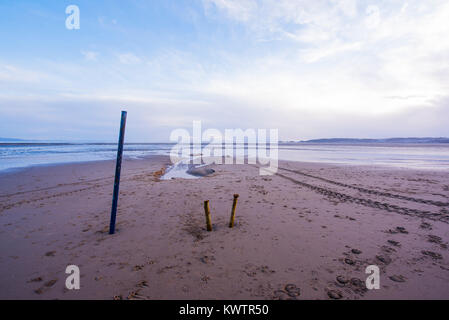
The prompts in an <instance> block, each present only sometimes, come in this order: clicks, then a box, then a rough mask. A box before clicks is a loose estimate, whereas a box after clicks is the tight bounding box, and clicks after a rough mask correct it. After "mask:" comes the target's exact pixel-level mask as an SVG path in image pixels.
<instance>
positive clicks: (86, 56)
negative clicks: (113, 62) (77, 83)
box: [81, 51, 99, 61]
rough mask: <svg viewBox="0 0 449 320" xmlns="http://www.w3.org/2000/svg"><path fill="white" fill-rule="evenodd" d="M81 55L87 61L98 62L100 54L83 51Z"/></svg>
mask: <svg viewBox="0 0 449 320" xmlns="http://www.w3.org/2000/svg"><path fill="white" fill-rule="evenodd" d="M81 54H82V55H83V56H84V59H86V60H87V61H96V60H97V58H98V55H99V53H98V52H94V51H81Z"/></svg>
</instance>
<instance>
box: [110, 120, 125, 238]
mask: <svg viewBox="0 0 449 320" xmlns="http://www.w3.org/2000/svg"><path fill="white" fill-rule="evenodd" d="M125 126H126V111H122V120H121V122H120V135H119V138H118V149H117V162H116V165H115V180H114V193H113V195H112V209H111V223H110V225H109V234H114V232H115V216H116V214H117V202H118V189H119V185H120V170H121V169H122V154H123V141H124V140H125Z"/></svg>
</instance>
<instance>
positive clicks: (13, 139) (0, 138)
mask: <svg viewBox="0 0 449 320" xmlns="http://www.w3.org/2000/svg"><path fill="white" fill-rule="evenodd" d="M0 141H1V142H10V141H25V140H23V139H16V138H2V137H0Z"/></svg>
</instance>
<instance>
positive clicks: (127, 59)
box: [117, 53, 142, 64]
mask: <svg viewBox="0 0 449 320" xmlns="http://www.w3.org/2000/svg"><path fill="white" fill-rule="evenodd" d="M117 57H118V59H119V61H120V62H121V63H123V64H138V63H141V62H142V60H141V59H140V58H139V57H137V56H136V55H135V54H134V53H122V54H118V55H117Z"/></svg>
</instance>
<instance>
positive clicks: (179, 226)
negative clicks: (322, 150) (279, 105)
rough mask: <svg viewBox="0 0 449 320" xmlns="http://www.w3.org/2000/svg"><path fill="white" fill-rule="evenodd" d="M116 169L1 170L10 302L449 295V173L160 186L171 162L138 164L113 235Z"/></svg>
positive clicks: (248, 175)
mask: <svg viewBox="0 0 449 320" xmlns="http://www.w3.org/2000/svg"><path fill="white" fill-rule="evenodd" d="M114 165H115V163H114V162H113V161H102V162H93V163H83V164H70V165H59V166H49V167H34V168H29V169H25V170H21V171H16V172H9V173H3V174H1V175H0V253H1V254H0V299H55V298H56V299H114V297H115V298H116V299H119V298H121V299H334V298H341V299H449V254H448V248H447V246H448V242H449V228H448V227H449V172H447V171H446V172H442V171H418V170H405V169H389V168H378V167H377V168H376V167H368V166H337V165H327V164H314V163H301V162H286V161H281V162H280V163H279V166H280V169H279V170H278V172H277V174H276V175H272V176H260V175H259V169H258V168H257V167H255V166H251V165H220V166H218V165H212V166H210V167H209V168H211V169H213V170H215V172H214V173H212V174H211V175H208V176H206V177H203V178H199V179H191V180H186V179H174V180H159V177H160V175H161V174H162V173H163V171H164V168H166V167H167V166H168V165H169V159H168V158H167V157H154V158H150V159H146V160H126V161H124V162H123V167H122V181H121V186H120V199H119V208H118V215H117V232H116V234H114V235H109V234H108V226H109V214H110V207H111V202H112V199H111V197H112V189H113V174H114ZM234 193H238V194H239V195H240V197H239V200H238V204H237V210H236V220H235V227H234V228H233V229H230V228H228V222H229V218H230V211H231V206H232V200H233V194H234ZM204 200H209V201H210V207H211V216H212V223H213V227H214V230H213V231H212V232H207V231H206V229H205V218H204V211H203V201H204ZM71 264H75V265H77V266H79V268H80V271H81V289H80V290H67V289H66V288H65V279H66V277H67V276H68V275H66V274H65V269H66V266H67V265H71ZM373 264H374V265H377V266H379V268H380V270H381V273H380V286H381V288H380V289H379V290H367V289H366V287H365V285H364V283H365V279H366V277H367V276H368V275H367V274H365V268H366V266H368V265H373Z"/></svg>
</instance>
